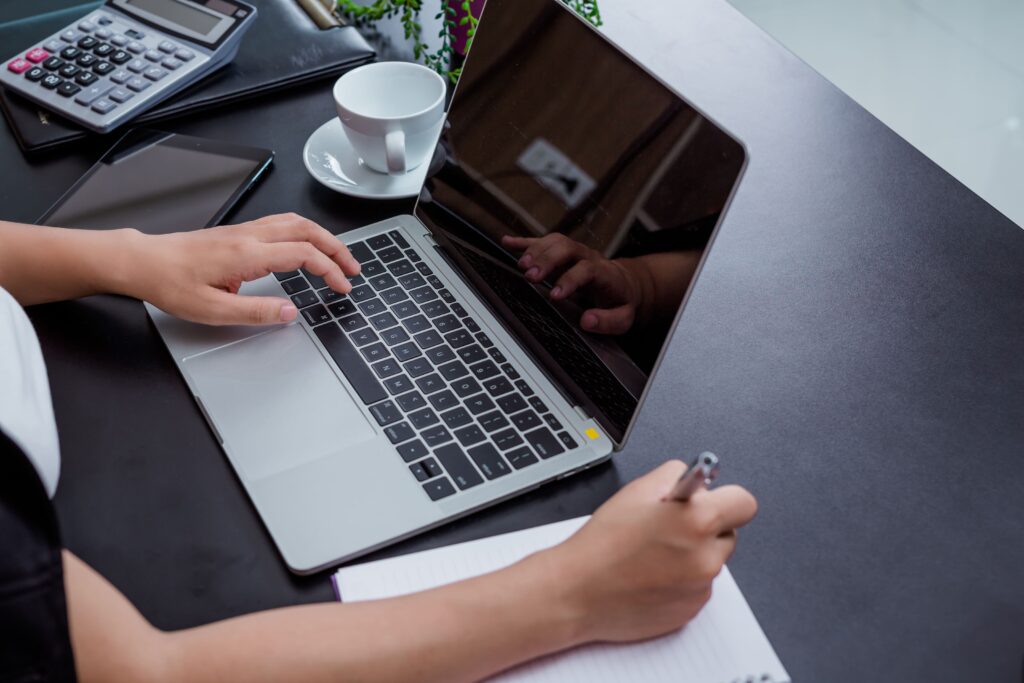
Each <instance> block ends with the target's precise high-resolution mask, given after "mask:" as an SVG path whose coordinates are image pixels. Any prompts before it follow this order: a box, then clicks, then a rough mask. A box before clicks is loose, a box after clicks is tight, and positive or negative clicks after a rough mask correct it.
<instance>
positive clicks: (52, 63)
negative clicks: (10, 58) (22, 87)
mask: <svg viewBox="0 0 1024 683" xmlns="http://www.w3.org/2000/svg"><path fill="white" fill-rule="evenodd" d="M14 61H15V62H17V61H21V62H25V63H26V64H28V66H26V67H25V69H28V68H29V67H31V66H32V64H31V63H29V62H26V61H25V60H24V59H21V60H17V59H16V60H14ZM13 63H14V62H11V64H13ZM62 66H64V62H62V61H61V60H59V59H57V58H56V57H50V58H49V59H47V60H46V61H45V62H43V68H44V69H46V70H47V71H56V70H57V69H59V68H61V67H62ZM7 68H9V69H10V68H11V65H10V64H8V65H7ZM25 69H22V70H21V71H24V70H25ZM11 71H14V69H11ZM21 71H14V73H21Z"/></svg>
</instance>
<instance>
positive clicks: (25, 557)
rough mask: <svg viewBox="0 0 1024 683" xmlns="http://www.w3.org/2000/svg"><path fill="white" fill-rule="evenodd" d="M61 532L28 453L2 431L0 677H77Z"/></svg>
mask: <svg viewBox="0 0 1024 683" xmlns="http://www.w3.org/2000/svg"><path fill="white" fill-rule="evenodd" d="M60 551H61V545H60V532H59V530H58V528H57V516H56V514H55V512H54V509H53V505H52V503H50V499H49V498H48V497H47V495H46V489H45V488H44V487H43V482H42V481H40V479H39V475H38V474H37V472H36V469H35V467H33V465H32V463H31V462H30V461H29V459H28V457H26V456H25V454H24V453H23V452H22V451H21V449H20V448H18V446H17V444H15V443H14V442H13V441H11V440H10V439H9V438H8V437H7V435H6V434H4V433H3V432H2V431H0V682H2V683H51V682H54V681H61V682H63V681H74V680H75V662H74V658H73V655H72V652H71V636H70V634H69V633H68V616H67V605H66V603H65V601H64V569H63V564H62V563H61V555H60Z"/></svg>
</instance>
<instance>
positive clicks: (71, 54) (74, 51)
mask: <svg viewBox="0 0 1024 683" xmlns="http://www.w3.org/2000/svg"><path fill="white" fill-rule="evenodd" d="M80 54H82V51H81V50H79V49H78V48H77V47H74V46H72V45H68V46H67V47H66V48H64V49H63V50H61V51H60V56H61V57H63V58H64V59H77V58H78V55H80Z"/></svg>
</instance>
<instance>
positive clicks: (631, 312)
mask: <svg viewBox="0 0 1024 683" xmlns="http://www.w3.org/2000/svg"><path fill="white" fill-rule="evenodd" d="M634 320H636V309H635V308H634V307H633V305H632V304H623V305H621V306H616V307H615V308H591V309H588V310H586V311H584V312H583V315H581V316H580V327H581V328H583V329H584V330H586V331H587V332H593V333H595V334H625V333H626V332H629V330H630V328H632V327H633V321H634Z"/></svg>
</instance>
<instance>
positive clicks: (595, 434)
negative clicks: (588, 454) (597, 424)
mask: <svg viewBox="0 0 1024 683" xmlns="http://www.w3.org/2000/svg"><path fill="white" fill-rule="evenodd" d="M584 434H586V435H587V436H588V437H589V438H590V440H591V441H593V440H594V439H600V438H601V435H600V434H599V433H598V431H597V430H596V429H594V428H593V427H591V428H590V429H588V430H587V431H586V432H584Z"/></svg>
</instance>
